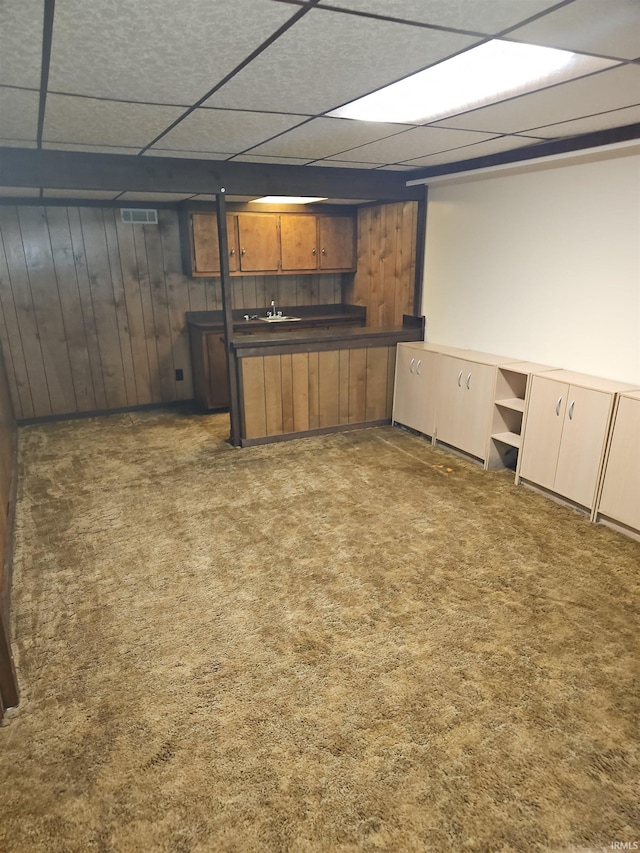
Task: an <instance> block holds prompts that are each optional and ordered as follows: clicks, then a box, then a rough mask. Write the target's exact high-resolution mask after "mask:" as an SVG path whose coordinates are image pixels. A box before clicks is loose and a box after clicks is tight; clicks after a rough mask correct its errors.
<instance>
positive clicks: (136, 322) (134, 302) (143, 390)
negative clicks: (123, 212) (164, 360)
mask: <svg viewBox="0 0 640 853" xmlns="http://www.w3.org/2000/svg"><path fill="white" fill-rule="evenodd" d="M137 227H138V226H136V225H129V224H127V223H124V222H121V220H120V218H119V217H117V218H116V233H117V237H118V247H119V250H120V269H121V271H122V286H123V290H124V298H125V304H126V307H127V320H128V325H129V338H130V341H131V356H132V361H133V373H134V378H135V384H136V398H137V400H138V405H144V404H146V403H151V402H152V400H153V391H152V388H151V375H150V370H149V355H148V353H147V344H146V335H145V326H144V314H143V311H142V294H141V292H140V286H139V283H138V282H139V277H138V258H137V255H136V246H135V241H134V236H133V234H134V229H135V228H137Z"/></svg>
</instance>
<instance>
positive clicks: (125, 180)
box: [0, 148, 422, 201]
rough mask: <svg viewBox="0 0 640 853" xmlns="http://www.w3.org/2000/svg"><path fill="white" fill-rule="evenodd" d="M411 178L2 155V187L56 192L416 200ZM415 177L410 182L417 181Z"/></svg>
mask: <svg viewBox="0 0 640 853" xmlns="http://www.w3.org/2000/svg"><path fill="white" fill-rule="evenodd" d="M408 174H412V173H408V172H398V171H393V170H386V171H385V170H381V169H342V168H339V169H332V168H331V167H327V168H325V167H315V166H286V165H282V166H280V165H272V164H264V163H239V162H234V161H231V160H199V159H198V160H191V159H178V158H172V157H133V156H130V155H127V154H93V153H76V152H71V151H55V150H49V149H46V150H38V149H30V148H0V186H7V187H47V188H49V189H58V190H113V191H114V192H117V191H129V192H165V193H166V192H174V193H217V192H220V190H221V189H223V188H224V189H225V191H226V192H227V194H231V195H307V196H322V197H326V198H353V199H378V200H381V201H384V200H398V201H400V200H403V199H419V198H421V193H422V190H421V189H420V188H418V189H416V188H415V187H407V186H406V180H407V176H408ZM412 176H413V175H412Z"/></svg>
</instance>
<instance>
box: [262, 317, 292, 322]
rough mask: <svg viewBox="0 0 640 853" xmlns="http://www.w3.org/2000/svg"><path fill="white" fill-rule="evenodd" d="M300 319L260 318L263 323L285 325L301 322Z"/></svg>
mask: <svg viewBox="0 0 640 853" xmlns="http://www.w3.org/2000/svg"><path fill="white" fill-rule="evenodd" d="M299 319H300V317H258V320H262V322H263V323H284V322H291V321H292V320H299Z"/></svg>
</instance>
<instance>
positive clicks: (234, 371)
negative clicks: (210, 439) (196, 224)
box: [216, 187, 240, 447]
mask: <svg viewBox="0 0 640 853" xmlns="http://www.w3.org/2000/svg"><path fill="white" fill-rule="evenodd" d="M216 210H217V213H218V216H217V219H218V245H219V247H220V281H221V284H222V314H223V322H224V346H225V350H226V353H227V370H228V373H229V418H230V420H231V436H230V441H231V444H232V445H233V446H234V447H239V446H240V397H239V394H238V365H237V362H236V354H235V350H234V349H233V294H232V291H231V278H230V276H229V246H228V243H227V204H226V199H225V196H224V187H222V188H221V190H220V192H219V193H217V194H216Z"/></svg>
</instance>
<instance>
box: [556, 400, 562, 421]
mask: <svg viewBox="0 0 640 853" xmlns="http://www.w3.org/2000/svg"><path fill="white" fill-rule="evenodd" d="M561 402H562V397H558V402H557V403H556V415H557V416H558V417H560V403H561Z"/></svg>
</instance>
